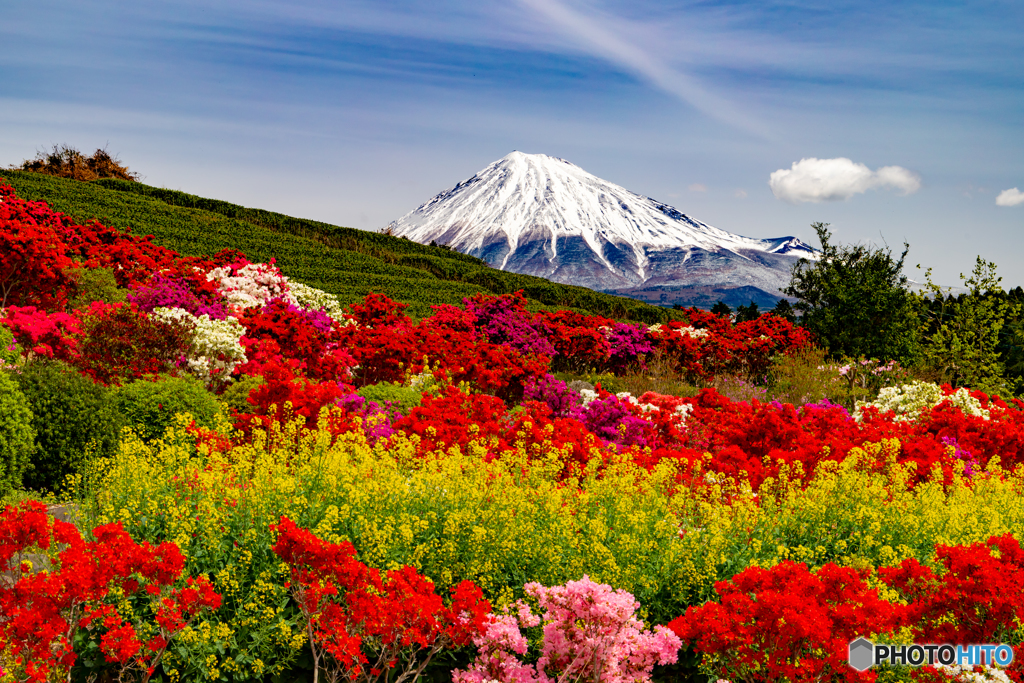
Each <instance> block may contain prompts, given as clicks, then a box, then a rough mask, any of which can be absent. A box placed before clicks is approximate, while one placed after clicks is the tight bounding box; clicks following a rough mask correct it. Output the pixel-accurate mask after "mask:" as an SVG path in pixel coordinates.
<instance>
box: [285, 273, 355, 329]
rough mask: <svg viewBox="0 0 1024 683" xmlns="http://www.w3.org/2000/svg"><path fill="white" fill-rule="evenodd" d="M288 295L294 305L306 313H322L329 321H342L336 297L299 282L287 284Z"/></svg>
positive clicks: (342, 315)
mask: <svg viewBox="0 0 1024 683" xmlns="http://www.w3.org/2000/svg"><path fill="white" fill-rule="evenodd" d="M288 287H289V288H290V290H291V291H290V294H291V299H292V301H294V302H295V305H296V306H298V307H300V308H304V309H306V310H307V311H323V312H324V313H326V314H327V315H328V316H329V317H330V318H331V320H335V321H341V320H344V315H345V313H344V311H343V310H342V307H341V302H340V301H338V297H336V296H334V295H333V294H328V293H327V292H325V291H323V290H322V289H317V288H315V287H310V286H309V285H304V284H302V283H301V282H289V283H288Z"/></svg>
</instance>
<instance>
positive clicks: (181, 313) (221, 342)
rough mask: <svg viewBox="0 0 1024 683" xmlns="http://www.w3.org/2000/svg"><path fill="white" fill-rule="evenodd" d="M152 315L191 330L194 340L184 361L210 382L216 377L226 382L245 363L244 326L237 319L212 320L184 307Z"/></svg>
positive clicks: (164, 309) (154, 310)
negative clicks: (180, 324) (242, 340)
mask: <svg viewBox="0 0 1024 683" xmlns="http://www.w3.org/2000/svg"><path fill="white" fill-rule="evenodd" d="M153 315H154V316H155V317H156V318H158V319H160V320H164V321H166V322H178V323H185V324H186V325H188V326H189V327H190V328H191V329H192V339H191V342H190V344H189V349H188V353H187V355H186V358H185V362H186V366H187V368H188V371H189V372H191V373H192V374H194V375H198V376H199V377H202V378H203V379H204V380H205V381H207V382H210V381H211V380H212V379H213V378H214V377H218V378H221V379H226V378H228V377H229V376H230V375H231V372H232V371H233V370H234V369H235V368H236V367H237V366H238V365H241V364H242V363H245V362H246V357H245V348H244V347H243V346H242V343H241V341H240V340H241V338H242V335H244V334H245V327H243V326H242V324H241V323H239V322H238V320H236V319H235V318H231V317H229V318H226V319H224V320H216V319H211V318H210V316H208V315H206V314H203V315H201V316H198V317H196V316H194V315H192V314H191V313H189V312H188V311H186V310H184V309H181V308H156V309H153Z"/></svg>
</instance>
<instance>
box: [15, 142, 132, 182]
mask: <svg viewBox="0 0 1024 683" xmlns="http://www.w3.org/2000/svg"><path fill="white" fill-rule="evenodd" d="M11 168H15V169H20V170H22V171H32V172H34V173H45V174H46V175H52V176H57V177H60V178H74V179H75V180H96V179H97V178H118V179H120V180H132V181H138V180H139V178H140V176H139V174H138V173H134V172H132V171H129V170H128V167H127V166H125V165H123V164H122V163H121V162H120V160H118V159H117V158H116V157H112V156H110V154H109V153H108V152H107V150H105V149H97V150H96V151H95V152H93V155H92V156H91V157H87V156H85V155H84V154H82V153H81V152H79V151H78V150H77V149H75V148H74V147H71V146H70V145H67V144H63V145H54V146H53V149H52V150H50V151H49V152H46V151H44V152H39V153H38V154H37V155H36V158H35V159H28V160H26V161H24V162H22V164H21V166H20V167H18V166H12V167H11Z"/></svg>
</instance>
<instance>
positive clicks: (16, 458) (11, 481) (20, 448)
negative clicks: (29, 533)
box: [0, 333, 36, 498]
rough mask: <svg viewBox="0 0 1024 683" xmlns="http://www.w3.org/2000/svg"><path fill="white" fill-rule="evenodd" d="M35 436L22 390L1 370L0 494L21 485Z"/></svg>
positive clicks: (0, 495)
mask: <svg viewBox="0 0 1024 683" xmlns="http://www.w3.org/2000/svg"><path fill="white" fill-rule="evenodd" d="M8 334H9V333H8ZM0 343H2V342H0ZM35 440H36V433H35V430H34V429H32V410H31V409H30V408H29V405H28V400H27V399H26V398H25V394H23V393H21V390H20V389H18V384H17V382H15V381H14V378H13V377H12V376H11V375H10V374H8V373H6V372H3V371H0V498H2V497H4V496H6V495H8V494H9V493H10V492H11V491H12V490H14V489H15V488H17V487H19V486H21V476H22V473H23V472H24V471H25V467H26V466H27V465H28V461H29V457H30V456H31V455H32V452H33V451H34V450H35V447H36V446H35Z"/></svg>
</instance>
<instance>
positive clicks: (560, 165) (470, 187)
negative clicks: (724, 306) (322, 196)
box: [390, 152, 814, 301]
mask: <svg viewBox="0 0 1024 683" xmlns="http://www.w3.org/2000/svg"><path fill="white" fill-rule="evenodd" d="M390 227H391V228H392V230H393V232H394V234H395V235H398V236H404V237H408V238H409V239H411V240H414V241H416V242H421V243H429V242H431V241H436V242H437V243H438V244H447V245H448V246H450V247H452V248H453V249H456V250H458V251H461V252H464V253H467V254H472V255H474V256H477V257H479V258H482V259H484V260H485V261H487V262H488V263H490V264H491V265H492V266H494V267H496V268H501V269H503V270H509V271H512V272H517V273H526V274H529V275H538V276H540V277H544V278H548V279H550V280H554V281H556V282H564V283H568V284H578V285H582V286H585V287H590V288H592V289H598V290H603V291H617V292H621V293H623V294H629V295H632V296H638V297H639V298H644V299H651V295H650V293H649V292H648V291H647V290H659V291H665V290H666V289H667V290H668V291H670V290H672V289H673V288H675V287H679V286H685V285H695V284H696V285H701V286H722V287H727V288H730V287H744V286H748V287H749V286H752V287H756V288H760V289H762V290H765V291H766V292H770V293H771V294H777V293H778V290H779V289H780V288H781V287H782V286H784V285H785V284H786V283H787V282H788V281H789V272H790V269H791V267H792V264H793V263H794V262H795V261H796V260H797V259H799V258H800V257H807V258H814V250H813V249H811V248H810V247H808V246H807V245H806V244H804V243H803V242H801V241H800V240H798V239H796V238H794V237H780V238H775V239H754V238H750V237H742V236H740V235H735V234H732V233H729V232H726V231H724V230H719V229H718V228H714V227H712V226H710V225H707V224H706V223H702V222H701V221H698V220H695V219H693V218H690V217H689V216H687V215H685V214H683V213H681V212H680V211H678V210H676V209H675V208H673V207H671V206H669V205H667V204H662V203H661V202H657V201H655V200H653V199H651V198H649V197H644V196H641V195H638V194H636V193H634V192H630V191H629V190H626V189H625V188H623V187H620V186H618V185H615V184H614V183H610V182H608V181H606V180H602V179H601V178H598V177H596V176H594V175H591V174H590V173H587V172H586V171H584V170H583V169H581V168H580V167H578V166H576V165H574V164H571V163H569V162H568V161H565V160H564V159H559V158H557V157H551V156H547V155H545V154H524V153H522V152H512V153H511V154H509V155H508V156H506V157H504V158H502V159H499V160H498V161H495V162H494V163H492V164H490V165H489V166H488V167H487V168H485V169H483V170H482V171H480V172H479V173H477V174H476V175H474V176H473V177H472V178H470V179H468V180H465V181H463V182H461V183H459V184H458V185H456V186H455V187H453V188H451V189H450V190H447V191H445V192H442V193H441V194H438V195H437V196H435V197H434V198H433V199H431V200H430V201H428V202H427V203H425V204H423V205H422V206H420V207H419V208H417V209H416V210H414V211H411V212H410V213H408V214H406V215H405V216H403V217H402V218H400V219H399V220H397V221H395V222H393V223H392V224H391V225H390ZM629 290H636V292H633V293H630V291H629ZM656 294H657V292H656ZM655 298H656V299H658V298H660V300H662V301H664V299H665V297H660V295H659V296H657V297H655Z"/></svg>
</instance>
